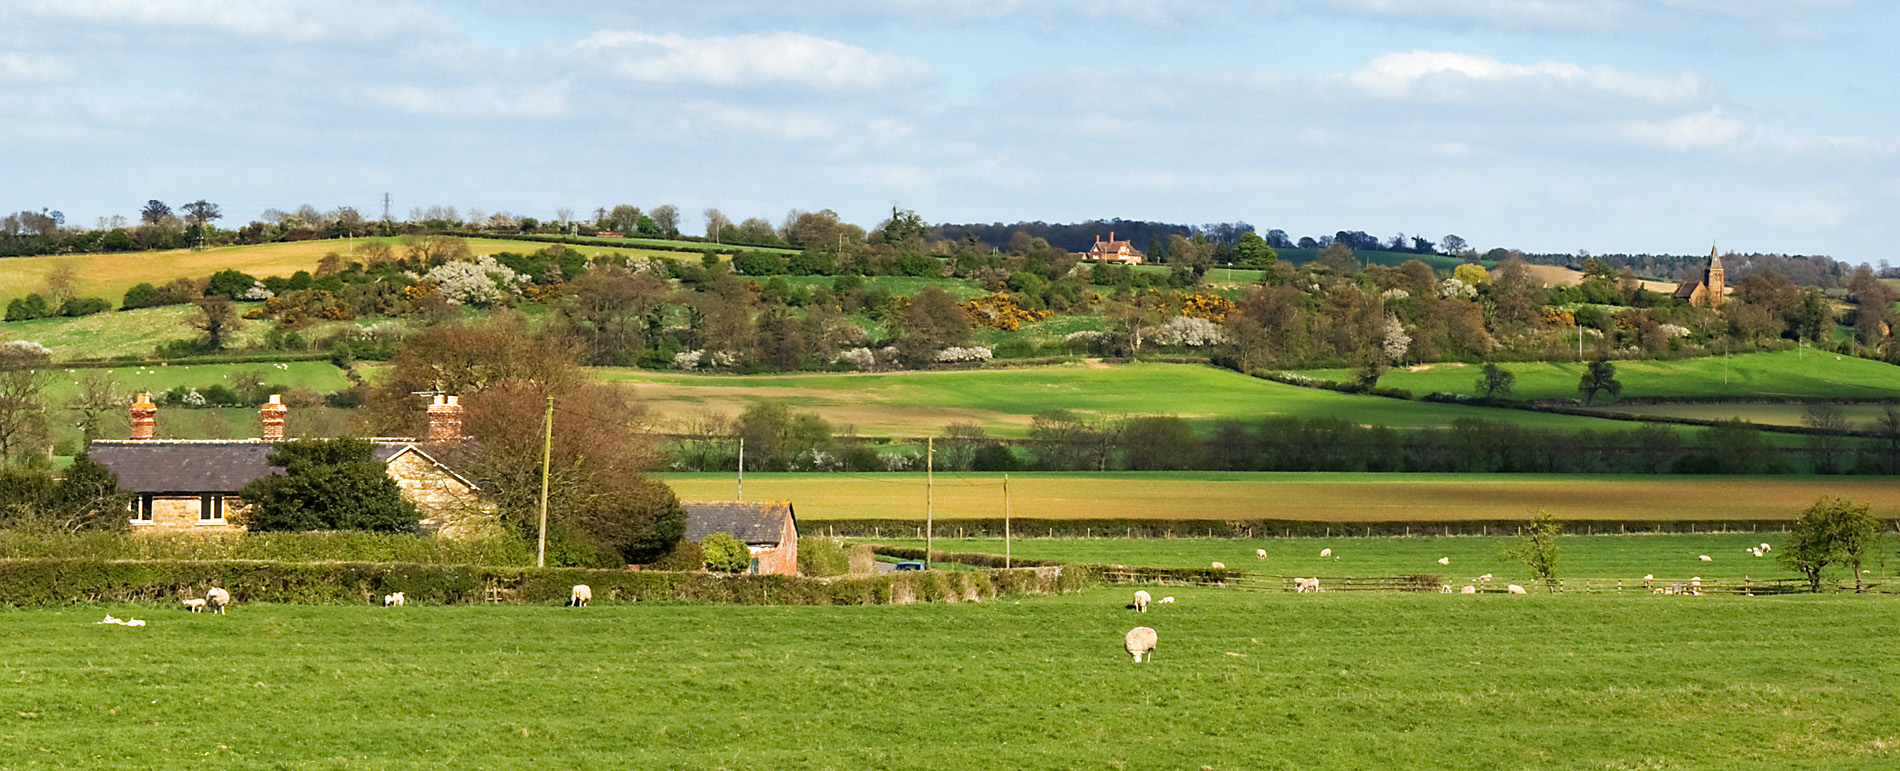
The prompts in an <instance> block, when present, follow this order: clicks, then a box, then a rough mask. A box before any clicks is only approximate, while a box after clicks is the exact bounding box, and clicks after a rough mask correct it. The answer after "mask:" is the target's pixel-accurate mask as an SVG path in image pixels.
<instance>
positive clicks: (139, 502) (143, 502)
mask: <svg viewBox="0 0 1900 771" xmlns="http://www.w3.org/2000/svg"><path fill="white" fill-rule="evenodd" d="M126 508H127V509H130V510H131V511H132V521H133V522H150V521H152V496H150V495H140V496H137V497H134V498H133V499H132V502H131V503H130V504H127V506H126Z"/></svg>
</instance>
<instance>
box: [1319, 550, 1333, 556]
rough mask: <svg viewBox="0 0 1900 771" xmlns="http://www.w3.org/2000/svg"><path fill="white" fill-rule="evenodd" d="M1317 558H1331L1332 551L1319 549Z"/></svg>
mask: <svg viewBox="0 0 1900 771" xmlns="http://www.w3.org/2000/svg"><path fill="white" fill-rule="evenodd" d="M1319 556H1321V557H1331V556H1333V550H1332V549H1320V550H1319Z"/></svg>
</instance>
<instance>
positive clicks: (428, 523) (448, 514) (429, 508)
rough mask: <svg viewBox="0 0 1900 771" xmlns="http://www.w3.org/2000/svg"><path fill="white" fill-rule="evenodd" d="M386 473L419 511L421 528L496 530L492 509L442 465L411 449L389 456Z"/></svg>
mask: <svg viewBox="0 0 1900 771" xmlns="http://www.w3.org/2000/svg"><path fill="white" fill-rule="evenodd" d="M389 476H390V477H391V478H394V479H395V480H396V486H397V487H400V488H402V497H403V498H404V499H406V500H408V501H409V502H410V503H413V504H415V505H416V508H417V509H419V510H420V511H421V513H422V531H423V532H433V533H437V534H439V535H442V536H444V537H447V538H481V537H487V536H492V535H497V534H499V532H500V528H501V524H500V522H498V521H497V519H496V517H495V512H494V510H493V509H492V508H491V507H489V506H487V505H485V504H483V503H482V500H481V498H480V497H479V496H477V495H476V494H475V491H474V490H471V489H469V488H468V486H467V485H464V484H462V481H461V480H460V479H457V478H455V476H454V475H453V474H450V473H448V472H447V471H445V470H443V469H442V467H441V466H437V465H436V464H434V463H430V462H429V461H428V460H426V459H424V458H423V457H422V456H420V455H417V454H415V453H413V452H404V453H402V454H400V455H397V456H396V457H394V458H390V459H389Z"/></svg>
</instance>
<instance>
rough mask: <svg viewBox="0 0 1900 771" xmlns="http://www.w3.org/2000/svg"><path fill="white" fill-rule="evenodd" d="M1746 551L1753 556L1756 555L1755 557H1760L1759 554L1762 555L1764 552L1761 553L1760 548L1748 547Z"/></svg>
mask: <svg viewBox="0 0 1900 771" xmlns="http://www.w3.org/2000/svg"><path fill="white" fill-rule="evenodd" d="M1748 551H1749V553H1750V554H1753V555H1755V556H1757V557H1761V556H1764V554H1763V552H1762V550H1760V549H1749V550H1748Z"/></svg>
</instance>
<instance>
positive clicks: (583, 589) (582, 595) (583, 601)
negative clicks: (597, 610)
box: [567, 584, 594, 608]
mask: <svg viewBox="0 0 1900 771" xmlns="http://www.w3.org/2000/svg"><path fill="white" fill-rule="evenodd" d="M593 599H594V588H593V587H591V586H588V585H586V584H575V585H574V588H573V589H571V590H569V591H568V593H567V604H568V606H569V607H574V608H585V607H587V603H589V602H592V601H593Z"/></svg>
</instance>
